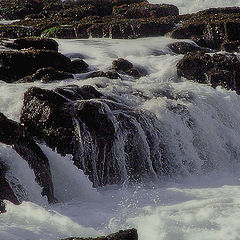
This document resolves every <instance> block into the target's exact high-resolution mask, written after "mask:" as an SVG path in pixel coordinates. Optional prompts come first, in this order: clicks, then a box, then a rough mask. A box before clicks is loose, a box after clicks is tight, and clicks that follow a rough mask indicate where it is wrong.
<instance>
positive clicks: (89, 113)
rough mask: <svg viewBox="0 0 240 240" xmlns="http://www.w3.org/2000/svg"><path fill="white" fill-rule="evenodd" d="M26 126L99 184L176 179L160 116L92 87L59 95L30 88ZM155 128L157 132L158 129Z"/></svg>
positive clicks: (68, 89) (60, 91)
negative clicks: (167, 153)
mask: <svg viewBox="0 0 240 240" xmlns="http://www.w3.org/2000/svg"><path fill="white" fill-rule="evenodd" d="M21 122H22V123H23V124H24V125H25V126H26V127H27V129H28V130H29V132H30V133H31V134H32V135H33V136H37V137H38V139H40V140H44V141H45V142H46V144H47V145H48V146H50V147H51V148H53V149H55V148H56V149H57V151H58V152H59V153H61V154H63V155H64V154H73V161H74V164H75V165H76V166H77V167H78V168H80V169H82V170H83V171H84V173H85V174H86V175H88V176H89V179H90V180H91V181H92V182H93V184H94V186H103V185H107V184H118V183H123V182H124V181H128V182H136V181H137V182H141V181H143V180H145V181H148V180H153V179H156V178H157V177H160V176H163V175H171V174H172V173H174V172H176V171H178V167H177V166H176V165H175V164H174V163H171V162H170V159H168V158H166V157H165V156H164V155H165V154H164V151H165V150H166V149H165V147H164V143H162V140H161V139H162V134H161V130H160V126H159V121H158V120H157V118H156V117H155V116H154V115H153V114H151V113H149V112H147V111H141V110H137V109H133V108H131V107H129V106H126V105H124V104H122V103H120V102H118V101H116V100H114V99H112V98H108V97H106V96H104V95H102V94H101V93H100V92H98V91H97V90H96V89H94V88H93V87H90V86H83V87H81V88H79V87H77V86H68V87H63V88H57V89H55V90H54V91H50V90H43V89H40V88H36V87H34V88H30V89H29V90H28V91H27V92H26V93H25V96H24V106H23V109H22V114H21ZM153 129H154V130H153Z"/></svg>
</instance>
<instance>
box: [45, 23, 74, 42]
mask: <svg viewBox="0 0 240 240" xmlns="http://www.w3.org/2000/svg"><path fill="white" fill-rule="evenodd" d="M41 37H49V38H59V39H74V38H77V35H76V32H75V27H74V26H72V25H70V26H60V27H59V26H57V27H50V28H48V29H45V30H44V31H43V32H42V33H41Z"/></svg>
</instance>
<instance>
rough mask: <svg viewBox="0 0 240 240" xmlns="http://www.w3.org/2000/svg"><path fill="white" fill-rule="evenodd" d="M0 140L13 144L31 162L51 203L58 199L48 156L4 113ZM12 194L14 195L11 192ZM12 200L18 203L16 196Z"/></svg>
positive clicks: (0, 121) (0, 119) (0, 118)
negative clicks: (54, 191)
mask: <svg viewBox="0 0 240 240" xmlns="http://www.w3.org/2000/svg"><path fill="white" fill-rule="evenodd" d="M0 142H2V143H4V144H7V145H11V146H12V147H13V149H14V150H15V151H16V152H17V153H18V154H19V155H20V156H21V157H22V158H23V159H24V160H25V161H26V162H27V163H28V164H29V167H30V168H32V169H33V171H34V174H35V176H36V181H37V182H38V183H39V185H40V186H41V187H43V190H42V195H43V196H47V198H48V201H49V202H50V203H52V202H55V201H56V199H55V198H54V195H53V184H52V177H51V171H50V166H49V162H48V159H47V157H46V156H45V155H44V153H43V152H42V150H41V149H40V147H39V146H38V145H37V144H36V143H35V142H34V140H33V139H32V138H31V137H30V135H29V134H28V132H27V130H26V129H25V128H24V127H23V126H22V125H20V124H18V123H16V122H14V121H12V120H9V119H7V117H5V116H4V115H3V114H2V113H1V114H0ZM2 169H4V168H2ZM2 172H4V171H2ZM5 187H6V189H9V188H8V185H7V184H5ZM9 191H10V190H9ZM9 194H10V193H9ZM10 196H12V195H11V194H10ZM12 197H13V196H12ZM3 199H6V198H3ZM10 201H13V202H14V203H17V201H16V199H15V200H14V198H11V200H10Z"/></svg>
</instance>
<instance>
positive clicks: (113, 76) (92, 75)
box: [86, 71, 122, 79]
mask: <svg viewBox="0 0 240 240" xmlns="http://www.w3.org/2000/svg"><path fill="white" fill-rule="evenodd" d="M96 77H106V78H110V79H122V78H121V76H120V75H119V74H118V73H117V72H112V71H107V72H103V71H97V72H93V73H90V74H89V75H87V77H86V78H96Z"/></svg>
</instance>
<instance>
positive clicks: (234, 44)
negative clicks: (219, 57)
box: [221, 40, 240, 52]
mask: <svg viewBox="0 0 240 240" xmlns="http://www.w3.org/2000/svg"><path fill="white" fill-rule="evenodd" d="M221 50H222V51H226V52H238V51H239V50H240V40H238V41H229V40H226V41H224V42H223V43H222V45H221Z"/></svg>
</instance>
